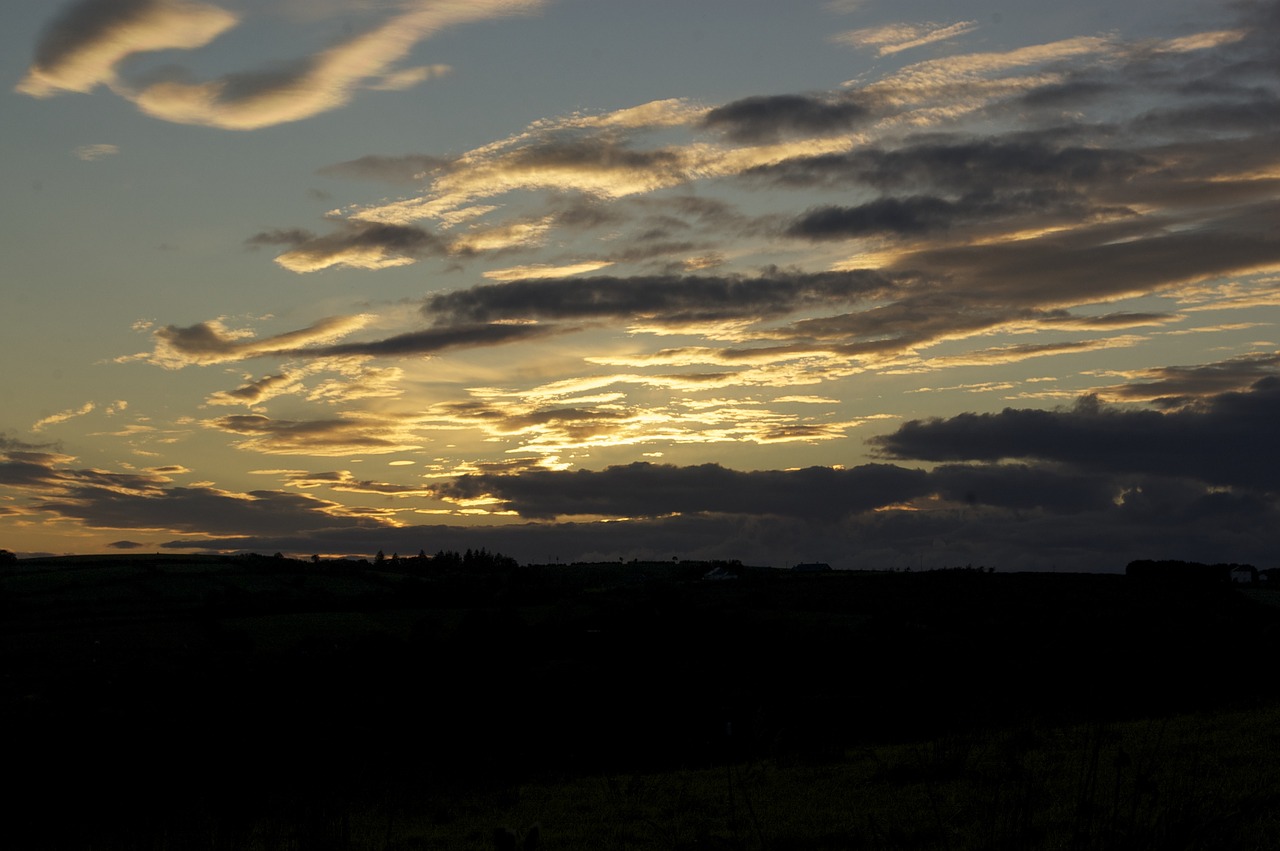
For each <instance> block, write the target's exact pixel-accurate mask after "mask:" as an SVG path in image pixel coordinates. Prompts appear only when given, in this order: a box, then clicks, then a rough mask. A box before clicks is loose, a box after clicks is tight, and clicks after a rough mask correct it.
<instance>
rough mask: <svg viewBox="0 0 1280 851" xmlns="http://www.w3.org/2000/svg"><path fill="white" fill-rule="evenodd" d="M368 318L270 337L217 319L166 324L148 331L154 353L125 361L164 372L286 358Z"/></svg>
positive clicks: (324, 322)
mask: <svg viewBox="0 0 1280 851" xmlns="http://www.w3.org/2000/svg"><path fill="white" fill-rule="evenodd" d="M367 322H368V317H367V316H363V315H358V316H333V317H328V318H326V319H321V320H319V321H317V322H314V323H312V324H311V325H308V326H307V327H305V328H300V329H298V330H296V331H288V332H285V333H283V334H276V335H274V336H271V337H265V338H260V339H259V338H255V337H254V336H253V332H251V331H243V330H231V329H229V328H227V326H226V325H225V324H223V322H222V321H221V320H217V319H212V320H209V321H207V322H198V323H196V324H195V325H189V326H186V327H180V326H177V325H166V326H164V327H163V328H158V329H156V330H155V331H153V332H152V336H153V337H154V338H155V341H156V345H155V349H154V351H152V352H150V353H143V354H140V355H132V356H130V357H129V358H126V360H138V359H141V360H146V361H148V362H150V363H153V364H156V365H158V366H163V367H165V368H166V369H181V368H182V367H184V366H190V365H194V364H200V365H208V364H216V363H229V362H232V361H239V360H245V359H247V358H255V357H263V356H267V355H276V356H287V355H289V354H291V353H296V352H299V351H304V350H307V348H308V347H315V346H319V345H321V344H323V343H326V342H329V341H332V340H335V339H337V338H340V337H343V336H346V335H347V334H349V333H351V332H352V331H355V330H357V329H359V328H361V327H363V326H364V325H365V324H367Z"/></svg>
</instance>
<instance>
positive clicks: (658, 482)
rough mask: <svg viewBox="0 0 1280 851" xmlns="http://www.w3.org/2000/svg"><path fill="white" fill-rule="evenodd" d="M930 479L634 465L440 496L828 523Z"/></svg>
mask: <svg viewBox="0 0 1280 851" xmlns="http://www.w3.org/2000/svg"><path fill="white" fill-rule="evenodd" d="M928 478H929V477H928V474H926V473H924V472H923V471H920V470H910V469H906V468H902V467H895V466H892V465H880V464H871V465H865V466H861V467H855V468H852V469H849V470H838V469H832V468H830V467H810V468H806V469H804V470H796V471H778V470H774V471H758V472H741V471H737V470H730V469H726V468H724V467H721V466H720V465H718V464H702V465H700V466H696V467H676V466H672V465H665V464H649V463H645V462H637V463H634V464H628V465H626V466H618V467H608V468H606V469H605V470H602V471H599V472H595V471H590V470H578V471H574V472H558V471H552V470H540V471H533V472H526V473H523V474H521V475H518V476H501V475H498V476H495V475H481V474H476V475H468V476H461V477H459V478H457V479H454V480H453V481H451V482H447V483H444V484H441V485H438V486H436V489H435V492H436V494H437V495H438V496H440V497H442V498H446V499H474V498H477V497H482V496H491V497H497V498H498V499H500V500H502V502H503V505H504V506H505V507H507V508H509V509H511V510H514V511H517V512H519V513H520V515H521V516H524V517H533V518H552V517H559V516H565V515H575V514H600V515H605V516H610V517H654V516H660V515H664V514H673V513H728V514H749V515H765V514H777V515H785V516H792V517H808V518H814V519H817V518H823V519H827V520H830V519H834V518H838V517H842V516H844V515H846V514H850V513H857V512H861V511H868V510H871V509H874V508H878V507H881V506H885V505H889V504H892V503H895V502H902V501H905V500H909V499H913V498H915V497H917V496H921V495H923V494H925V493H927V492H928V488H929V485H928Z"/></svg>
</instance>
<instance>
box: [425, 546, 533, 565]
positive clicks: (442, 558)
mask: <svg viewBox="0 0 1280 851" xmlns="http://www.w3.org/2000/svg"><path fill="white" fill-rule="evenodd" d="M431 565H432V567H441V568H453V569H459V568H460V569H462V570H515V569H516V568H517V567H519V566H520V565H519V563H518V562H517V561H516V560H515V559H513V558H511V557H510V556H504V555H503V554H502V553H491V552H489V551H488V550H487V549H485V548H484V547H481V548H480V549H478V550H473V549H471V548H468V549H467V551H466V552H464V553H459V552H457V551H456V550H440V551H439V552H438V553H436V554H435V556H434V557H433V558H432V559H431Z"/></svg>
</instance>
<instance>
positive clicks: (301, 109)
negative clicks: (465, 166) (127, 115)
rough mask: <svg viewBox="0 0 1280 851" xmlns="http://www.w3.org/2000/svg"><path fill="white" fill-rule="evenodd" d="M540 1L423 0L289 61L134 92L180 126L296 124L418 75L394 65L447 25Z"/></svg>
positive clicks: (152, 111)
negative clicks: (357, 95) (432, 0)
mask: <svg viewBox="0 0 1280 851" xmlns="http://www.w3.org/2000/svg"><path fill="white" fill-rule="evenodd" d="M540 5H541V0H473V2H468V3H430V2H423V0H419V2H414V3H410V4H408V6H407V8H406V9H405V11H403V12H401V13H400V14H398V15H394V16H392V17H390V18H388V19H387V20H386V21H385V22H383V23H382V24H381V25H379V26H377V27H375V28H373V29H372V30H369V31H368V32H365V33H361V34H359V35H356V36H353V37H351V38H349V39H347V40H346V41H343V42H340V43H338V44H336V45H334V46H333V47H330V48H328V49H326V50H323V51H320V52H319V53H315V54H312V55H310V56H308V57H306V58H305V59H302V60H299V61H296V62H294V63H292V64H289V65H285V66H276V67H272V68H270V69H268V70H262V71H252V72H238V73H235V74H228V75H225V76H223V77H221V78H218V79H214V80H209V81H206V82H200V83H188V82H184V81H182V80H179V79H172V80H166V81H162V82H158V83H152V84H150V85H146V86H144V87H142V88H140V89H138V90H136V91H133V92H131V93H130V94H129V97H130V99H131V100H133V101H134V102H135V103H136V104H137V105H138V107H139V108H140V109H141V110H142V111H143V112H145V113H147V114H149V115H152V116H155V117H157V118H163V119H165V120H167V121H173V122H177V123H181V124H201V125H206V126H210V127H220V128H223V129H228V130H255V129H258V128H262V127H270V126H273V125H276V124H282V123H286V122H290V121H299V120H301V119H304V118H310V117H312V116H314V115H318V114H320V113H323V112H328V111H330V110H333V109H336V108H338V107H341V106H345V105H346V104H347V103H348V102H350V100H351V99H352V97H354V95H355V93H356V91H357V90H359V89H360V88H361V87H371V88H388V87H391V88H396V87H401V86H402V85H403V84H405V83H406V82H409V81H410V80H411V79H412V78H413V77H421V75H422V72H421V70H419V69H412V70H408V71H406V70H400V71H397V70H395V69H394V65H395V63H397V62H399V61H400V60H401V59H403V58H404V57H405V56H407V55H408V53H409V52H410V50H411V49H412V48H413V47H414V46H415V45H416V44H417V43H418V42H420V41H422V40H423V39H425V38H428V37H430V36H432V35H435V34H436V33H438V32H439V31H441V30H443V29H446V28H449V27H453V26H457V25H459V24H464V23H470V22H474V21H481V20H486V19H490V18H494V17H498V16H501V15H506V14H510V13H513V12H520V11H531V10H534V9H536V8H538V7H539V6H540ZM406 73H407V74H408V75H409V76H405V75H406ZM430 75H431V74H430V73H428V74H427V76H430ZM423 78H424V79H425V77H423ZM388 83H390V86H388Z"/></svg>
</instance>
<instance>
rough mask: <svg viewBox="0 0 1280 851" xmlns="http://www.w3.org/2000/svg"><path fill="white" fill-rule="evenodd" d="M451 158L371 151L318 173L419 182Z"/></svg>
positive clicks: (385, 180) (396, 181) (443, 165)
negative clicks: (394, 155)
mask: <svg viewBox="0 0 1280 851" xmlns="http://www.w3.org/2000/svg"><path fill="white" fill-rule="evenodd" d="M449 162H450V161H449V160H448V159H447V158H444V157H433V156H431V155H429V154H405V155H403V156H398V157H388V156H379V155H377V154H369V155H368V156H363V157H360V158H359V159H354V160H347V161H346V162H340V163H334V164H333V165H328V166H325V167H324V168H321V169H320V170H319V173H320V174H323V175H327V176H329V177H348V178H355V179H358V180H380V181H383V182H385V183H397V184H405V183H409V184H416V183H421V182H422V181H423V180H424V179H425V178H426V176H427V175H430V174H432V173H434V172H438V171H440V170H442V169H444V168H445V167H446V166H448V164H449Z"/></svg>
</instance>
